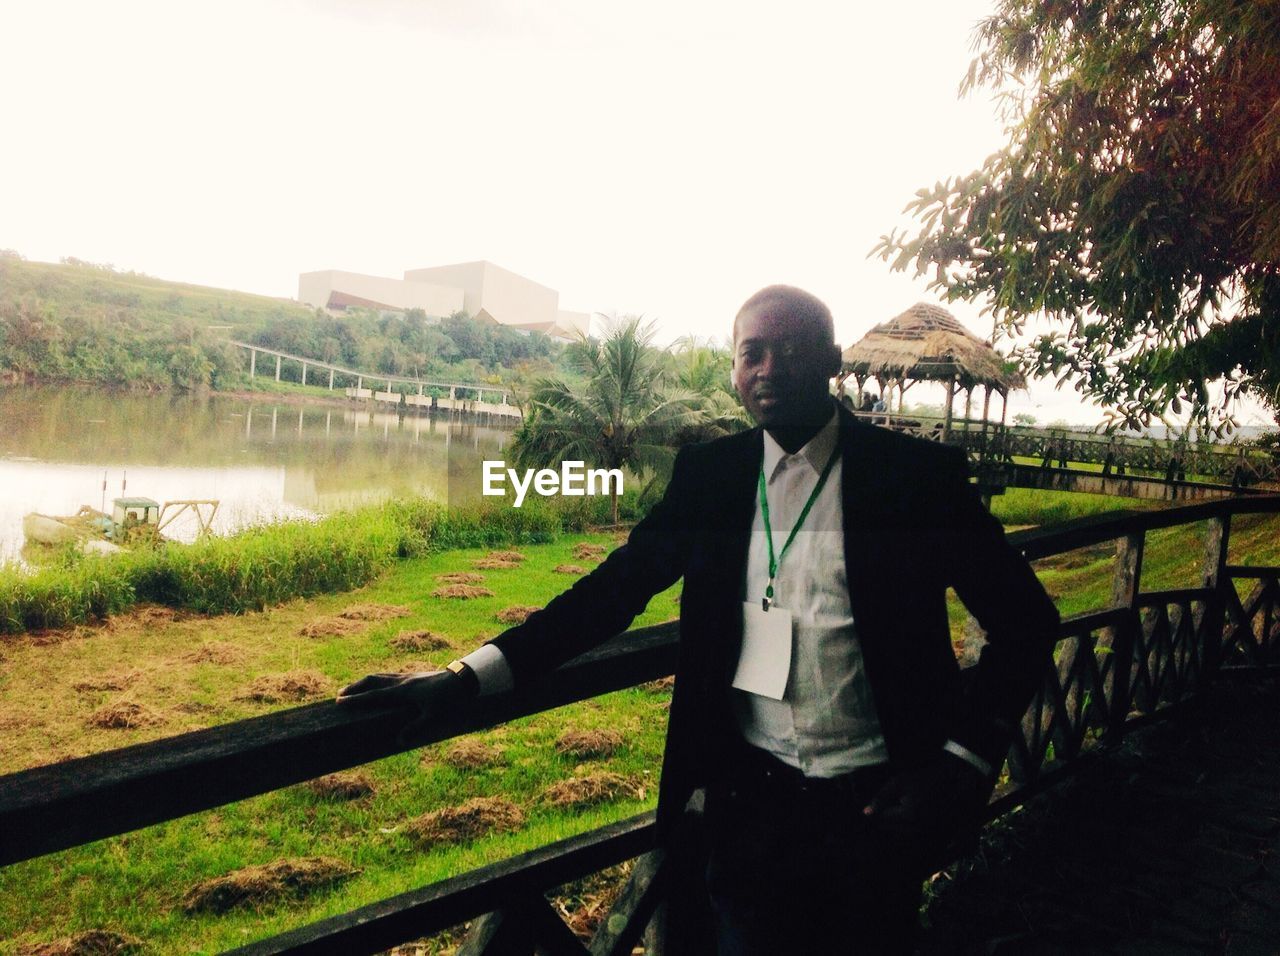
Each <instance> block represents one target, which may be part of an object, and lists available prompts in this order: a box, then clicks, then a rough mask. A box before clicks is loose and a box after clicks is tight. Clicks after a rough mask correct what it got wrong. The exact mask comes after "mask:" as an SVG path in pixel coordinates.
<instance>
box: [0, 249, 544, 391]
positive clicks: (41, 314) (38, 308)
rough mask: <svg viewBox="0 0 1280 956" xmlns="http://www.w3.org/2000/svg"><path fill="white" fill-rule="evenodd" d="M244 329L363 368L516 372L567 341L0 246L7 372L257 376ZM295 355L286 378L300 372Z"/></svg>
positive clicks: (166, 384) (141, 378) (152, 379)
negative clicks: (57, 260) (339, 309)
mask: <svg viewBox="0 0 1280 956" xmlns="http://www.w3.org/2000/svg"><path fill="white" fill-rule="evenodd" d="M231 338H238V339H241V340H244V341H252V342H254V343H256V344H259V345H264V346H267V347H269V348H274V349H277V350H279V351H285V352H290V353H293V354H296V355H302V356H306V357H308V358H314V359H317V360H319V361H329V362H334V363H336V364H342V365H347V366H350V367H352V368H355V369H358V370H360V371H369V372H375V373H376V372H386V373H389V374H394V375H409V376H413V375H421V376H423V377H439V378H451V379H465V380H467V381H477V380H485V381H493V380H502V381H504V382H505V381H508V380H510V379H512V378H523V377H526V376H531V375H542V374H547V373H550V372H552V371H553V369H554V360H555V359H556V358H557V357H558V355H559V353H560V351H561V347H560V346H559V345H557V344H556V343H555V342H553V341H552V340H551V339H549V338H548V337H547V336H545V335H542V334H540V333H534V334H532V335H523V334H521V333H519V332H516V331H514V330H512V329H508V328H503V327H499V326H491V325H484V324H482V323H479V322H476V321H475V320H473V319H471V318H469V317H468V316H466V315H465V314H457V315H454V316H451V317H449V318H447V319H444V320H442V321H440V322H438V323H433V322H431V321H428V319H427V317H426V316H425V315H424V314H422V313H421V312H417V311H411V312H409V313H408V314H407V315H404V316H399V315H392V316H380V315H378V314H376V313H373V312H366V311H355V312H351V313H349V314H347V315H344V316H342V317H334V316H330V315H327V314H325V313H323V312H316V311H313V310H311V309H310V308H307V307H305V306H302V305H298V304H296V303H293V302H288V301H285V300H281V299H272V298H268V297H265V296H257V295H250V294H248V293H244V292H235V291H231V290H225V289H211V288H206V287H202V286H192V285H184V284H181V283H176V282H166V281H163V280H160V279H155V278H152V277H150V276H145V275H141V274H138V273H133V272H119V271H116V270H115V269H114V268H112V267H111V266H109V265H99V264H94V263H89V262H84V261H82V260H77V259H66V260H64V261H63V262H62V263H61V264H59V265H52V264H49V263H38V262H27V261H25V260H23V259H22V258H21V256H19V255H17V254H16V253H13V252H12V251H8V250H0V379H2V378H8V379H11V380H12V379H24V380H33V381H49V382H82V383H87V384H93V385H106V386H112V387H119V388H129V389H135V390H144V391H159V390H164V389H173V388H177V389H184V390H189V389H201V388H212V389H215V390H233V389H237V388H243V387H245V386H247V385H248V384H249V379H248V356H247V353H245V351H244V350H242V349H238V348H236V347H234V346H232V345H230V344H229V343H228V341H227V340H228V339H231ZM297 375H298V370H297V369H293V368H290V367H289V366H288V364H286V366H285V367H284V369H283V370H282V377H283V378H286V379H291V378H296V377H297Z"/></svg>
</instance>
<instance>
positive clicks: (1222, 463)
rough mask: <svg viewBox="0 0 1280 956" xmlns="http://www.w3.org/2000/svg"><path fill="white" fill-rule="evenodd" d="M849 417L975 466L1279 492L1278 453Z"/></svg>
mask: <svg viewBox="0 0 1280 956" xmlns="http://www.w3.org/2000/svg"><path fill="white" fill-rule="evenodd" d="M853 414H854V415H855V416H856V417H857V418H859V419H860V420H862V421H864V422H870V423H872V424H877V425H883V426H885V427H887V428H892V429H893V430H894V431H901V432H906V433H908V434H911V435H915V436H916V437H918V438H926V439H929V440H931V441H945V442H946V443H947V444H951V445H959V446H960V447H962V448H964V449H965V450H967V451H968V452H969V454H970V458H971V460H972V461H973V463H974V465H975V466H978V467H981V466H982V465H984V464H995V463H998V462H1002V461H1003V462H1011V461H1013V460H1014V459H1019V458H1020V459H1027V460H1030V461H1035V462H1037V463H1039V464H1040V465H1041V466H1042V467H1045V468H1071V467H1073V466H1075V467H1078V466H1080V465H1100V466H1101V469H1100V473H1101V474H1103V475H1143V476H1147V477H1152V478H1158V479H1161V480H1165V481H1187V480H1198V481H1202V482H1210V483H1213V484H1217V485H1222V486H1225V487H1229V488H1237V489H1239V488H1250V487H1255V486H1257V485H1266V486H1280V454H1277V453H1276V452H1273V451H1272V450H1270V449H1267V448H1256V447H1250V446H1247V445H1217V444H1212V443H1209V442H1190V441H1181V440H1178V439H1170V438H1142V437H1137V436H1126V435H1104V434H1091V433H1088V432H1083V431H1067V430H1062V429H1053V428H1038V427H1029V426H1018V425H1013V426H1006V425H1001V424H999V423H996V422H989V421H984V420H982V419H966V418H952V419H951V420H950V427H949V428H948V427H946V426H947V420H946V419H944V418H941V417H938V416H930V415H902V414H896V413H895V414H894V415H887V414H886V413H884V412H854V413H853Z"/></svg>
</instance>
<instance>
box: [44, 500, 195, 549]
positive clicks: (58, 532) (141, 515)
mask: <svg viewBox="0 0 1280 956" xmlns="http://www.w3.org/2000/svg"><path fill="white" fill-rule="evenodd" d="M218 504H219V503H218V502H217V501H215V500H212V499H200V500H195V499H188V500H182V501H166V502H165V503H164V505H163V506H162V505H161V504H160V503H159V502H157V501H154V500H153V499H151V498H116V499H114V500H113V501H112V502H111V514H106V513H105V512H102V511H99V510H98V509H97V508H93V507H91V506H89V505H83V506H81V508H80V510H79V511H77V512H76V513H75V514H74V515H46V514H41V513H40V512H38V511H32V512H29V513H28V514H26V515H25V516H24V517H23V519H22V532H23V534H24V536H25V537H26V540H27V544H28V545H34V546H39V547H42V548H62V547H74V548H78V549H79V550H81V551H83V552H85V553H86V554H115V553H116V552H119V551H121V550H123V549H124V548H131V547H137V546H140V545H155V544H160V543H162V542H164V541H167V540H168V538H167V537H166V536H165V535H164V534H162V533H161V532H162V529H164V528H165V527H167V526H168V525H170V524H171V523H172V522H173V520H174V519H175V518H177V517H178V516H179V515H180V514H183V513H185V512H187V511H190V512H192V513H193V514H194V515H195V518H196V522H197V526H198V531H197V534H199V535H201V536H203V535H205V534H209V533H210V530H211V528H212V525H213V517H214V515H215V514H217V511H218Z"/></svg>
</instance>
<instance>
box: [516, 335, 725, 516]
mask: <svg viewBox="0 0 1280 956" xmlns="http://www.w3.org/2000/svg"><path fill="white" fill-rule="evenodd" d="M654 331H655V330H654V327H653V323H651V322H644V321H643V320H642V319H641V318H640V317H638V316H628V317H625V318H622V319H614V320H611V321H609V322H608V323H607V325H606V328H605V331H604V335H603V336H602V337H601V338H599V339H594V338H587V337H586V336H583V337H581V338H579V340H578V341H576V342H574V343H572V344H571V345H569V346H568V347H567V348H566V351H565V360H566V361H567V362H568V363H569V365H570V366H571V367H572V368H573V369H574V370H575V371H577V372H579V373H580V374H581V375H582V376H583V378H584V379H585V380H586V384H585V385H584V386H583V387H582V388H580V389H574V388H573V387H571V386H570V385H568V384H566V383H565V382H564V381H562V380H560V379H542V380H540V381H539V382H538V383H537V384H536V386H535V387H534V389H533V392H532V394H531V395H530V396H529V399H528V401H527V403H526V406H525V418H524V422H523V423H522V424H521V426H520V428H519V429H518V430H517V431H516V434H515V436H514V439H513V441H512V450H513V452H514V455H515V459H516V463H517V466H518V467H521V468H540V467H547V466H550V465H552V464H553V463H556V462H559V461H562V460H565V459H568V460H579V459H580V460H582V461H585V462H586V463H587V465H588V466H589V467H595V468H626V469H629V470H630V471H631V472H633V473H634V474H636V475H637V476H639V477H644V476H645V475H657V474H662V473H664V472H665V471H666V470H667V469H668V468H669V466H670V464H671V462H672V460H673V459H674V457H675V451H676V448H677V447H678V444H679V438H680V436H681V435H683V434H686V433H688V432H689V431H690V430H692V429H697V428H701V427H702V426H704V425H705V423H706V415H705V412H704V410H703V409H704V400H703V399H702V398H701V396H699V395H697V394H695V393H693V392H691V391H687V390H685V389H680V388H672V389H670V390H668V389H667V388H666V375H665V369H666V359H665V353H663V351H662V350H661V349H659V348H657V347H655V346H654V345H652V344H651V343H652V340H653V335H654ZM610 499H611V501H610V504H611V509H610V511H611V515H612V520H613V523H614V524H617V523H618V495H617V491H616V489H614V487H613V486H612V485H611V486H610Z"/></svg>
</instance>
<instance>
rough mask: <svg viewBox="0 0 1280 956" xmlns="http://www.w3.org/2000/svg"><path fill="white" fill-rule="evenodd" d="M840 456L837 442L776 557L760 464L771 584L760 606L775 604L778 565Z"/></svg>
mask: <svg viewBox="0 0 1280 956" xmlns="http://www.w3.org/2000/svg"><path fill="white" fill-rule="evenodd" d="M839 457H840V445H839V443H837V444H836V447H835V448H833V449H831V457H830V458H828V459H827V466H826V467H825V468H823V469H822V474H821V476H819V478H818V483H817V484H816V485H814V486H813V491H811V492H810V493H809V500H808V501H806V502H805V503H804V509H803V510H802V511H801V512H800V517H799V518H797V519H796V524H795V527H794V528H792V529H791V534H789V535H788V536H787V540H786V543H785V544H783V546H782V550H781V551H779V552H778V555H777V557H774V554H773V526H772V525H771V524H770V523H769V496H768V494H766V493H765V483H764V465H761V466H760V482H759V484H760V511H761V513H762V514H763V515H764V538H765V541H767V542H768V543H769V586H768V587H766V588H765V589H764V600H763V601H761V602H760V606H761V607H762V608H763V609H764V610H766V611H767V610H769V606H770V605H771V604H773V579H774V578H776V577H777V576H778V565H779V564H781V563H782V559H783V557H785V556H786V553H787V548H789V547H791V542H792V541H794V540H795V539H796V532H797V531H799V530H800V526H801V525H802V524H804V519H805V518H807V517H809V510H810V509H811V508H812V507H813V503H814V502H815V501H817V500H818V495H820V494H821V493H822V486H823V485H825V484H826V483H827V476H828V475H829V474H831V469H832V468H834V467H835V466H836V459H837V458H839Z"/></svg>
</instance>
